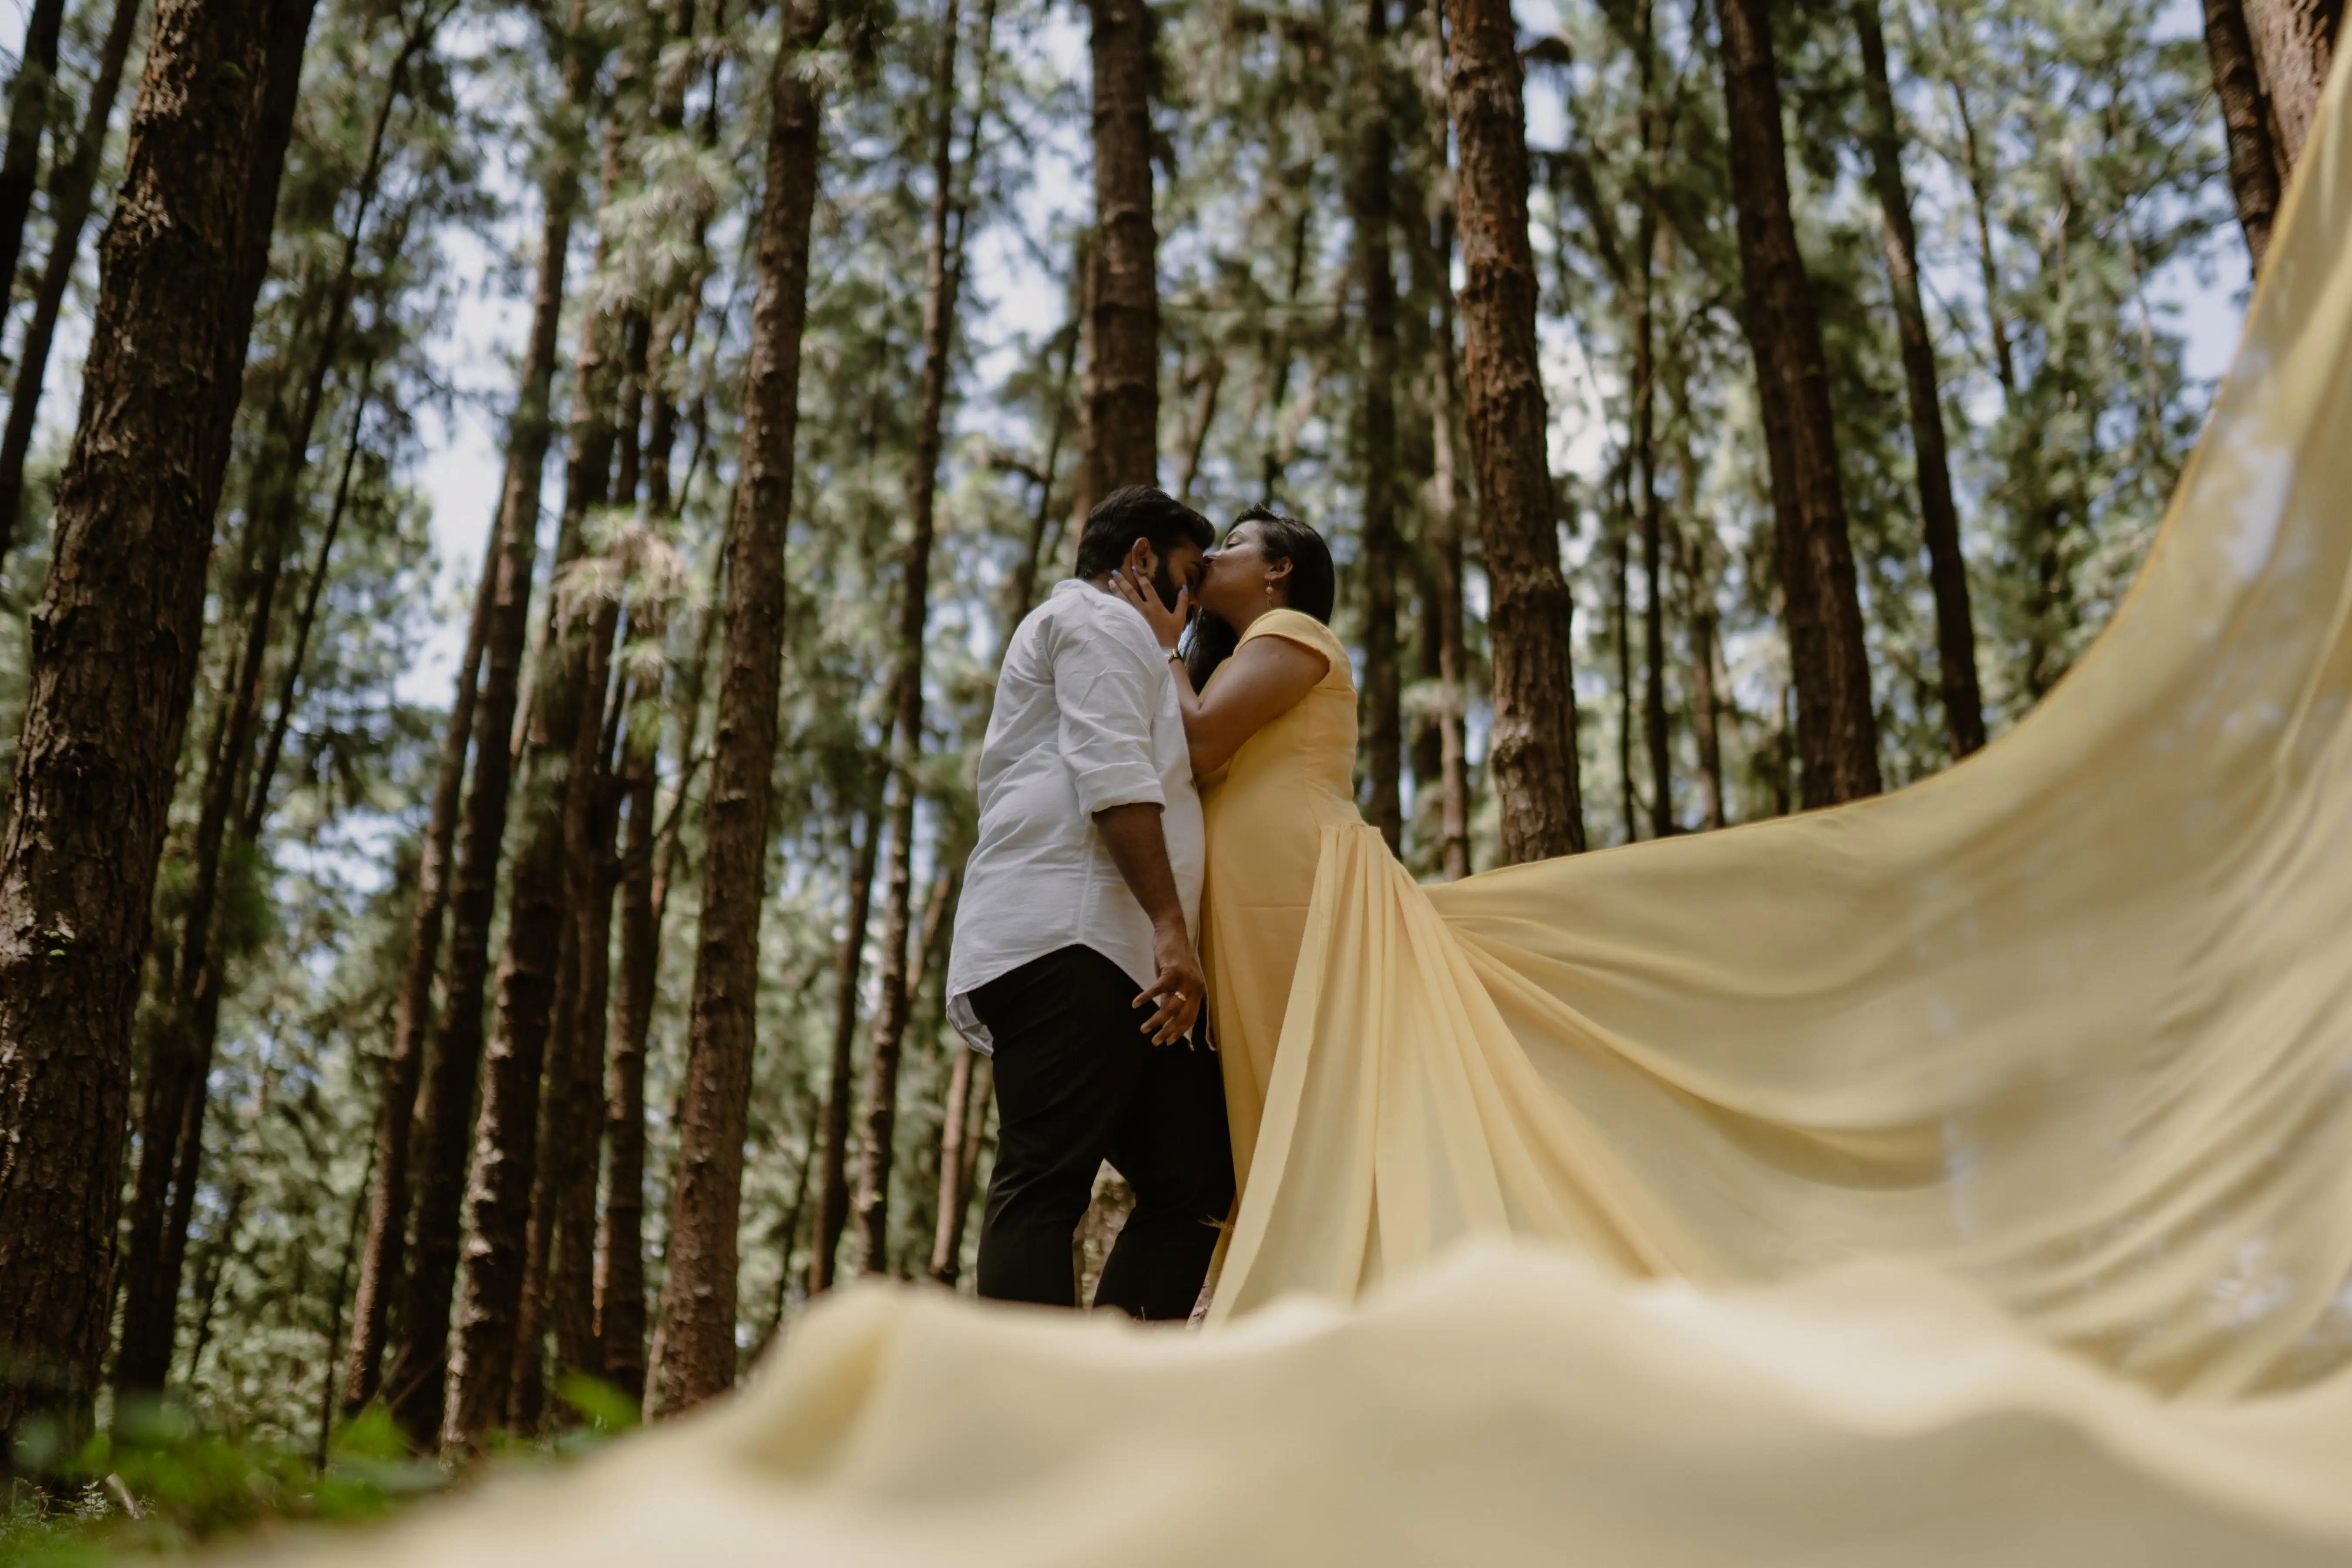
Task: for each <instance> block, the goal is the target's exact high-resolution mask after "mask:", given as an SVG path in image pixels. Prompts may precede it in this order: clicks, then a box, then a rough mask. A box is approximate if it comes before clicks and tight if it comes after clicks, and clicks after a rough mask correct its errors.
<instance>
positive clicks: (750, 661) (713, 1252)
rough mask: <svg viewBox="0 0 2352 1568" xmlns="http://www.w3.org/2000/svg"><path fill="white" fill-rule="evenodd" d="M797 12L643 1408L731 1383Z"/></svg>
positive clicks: (787, 26) (772, 630)
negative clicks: (663, 1265)
mask: <svg viewBox="0 0 2352 1568" xmlns="http://www.w3.org/2000/svg"><path fill="white" fill-rule="evenodd" d="M816 33H817V26H816V25H814V23H813V19H812V18H811V17H810V16H809V13H808V12H807V11H805V10H803V9H799V8H795V9H793V10H791V11H788V12H787V13H786V17H785V22H784V37H783V40H782V45H781V47H780V49H779V52H778V55H777V59H776V68H775V74H774V78H773V85H772V103H773V116H774V118H773V121H772V124H771V126H770V129H769V134H768V166H767V176H768V178H767V194H766V195H765V197H764V198H763V199H762V201H761V208H760V222H759V227H758V230H757V231H756V232H757V234H758V237H759V262H758V273H759V287H758V291H757V293H756V294H755V295H754V297H753V300H752V305H751V327H752V330H751V351H750V355H749V361H748V363H747V364H746V365H745V367H744V386H743V432H742V457H741V459H740V468H739V470H738V479H737V487H736V495H735V508H734V511H733V513H732V514H731V515H730V518H729V519H728V525H727V532H728V555H729V557H730V560H731V562H732V563H733V564H732V565H731V567H730V570H729V573H728V579H727V640H726V646H725V649H724V652H723V654H722V662H723V670H722V674H721V676H720V679H719V731H718V736H717V739H716V742H715V747H714V755H713V756H712V759H711V782H710V795H709V805H708V807H707V808H706V813H705V816H706V826H705V828H704V839H705V846H706V847H705V849H704V858H703V873H702V922H701V931H700V936H699V942H698V948H697V951H696V953H695V963H694V994H693V1002H692V1006H691V1014H690V1023H689V1030H690V1033H689V1037H688V1041H689V1043H688V1057H687V1067H686V1082H685V1084H684V1087H683V1093H682V1095H681V1101H680V1108H679V1110H680V1113H679V1119H678V1153H677V1181H676V1184H675V1186H674V1188H673V1195H672V1199H671V1207H670V1229H669V1248H668V1254H667V1278H666V1279H664V1281H663V1285H662V1301H661V1326H660V1328H659V1329H658V1330H657V1331H656V1334H655V1337H654V1350H653V1366H652V1369H651V1372H650V1373H649V1375H648V1377H647V1385H648V1386H647V1388H646V1399H647V1401H648V1403H649V1404H650V1405H652V1406H653V1407H654V1408H655V1409H656V1410H657V1411H659V1412H662V1413H676V1412H677V1411H681V1410H685V1409H687V1408H689V1407H690V1406H693V1405H699V1404H700V1403H702V1401H704V1400H706V1399H709V1397H711V1396H712V1395H713V1394H720V1393H723V1392H724V1391H725V1390H726V1389H727V1388H728V1387H729V1386H730V1384H733V1382H734V1380H735V1309H736V1300H735V1287H736V1268H737V1262H738V1255H737V1250H736V1228H737V1224H738V1221H739V1220H740V1215H741V1211H742V1201H743V1129H744V1121H745V1118H746V1116H747V1115H748V1110H749V1108H748V1105H747V1103H746V1102H747V1101H748V1100H749V1099H750V1096H751V1047H752V1024H753V1005H754V1003H755V1000H756V998H757V995H758V992H759V982H760V973H759V957H760V944H759V938H760V912H761V903H762V900H763V889H764V885H765V881H766V876H765V873H766V862H767V851H768V817H769V805H770V795H771V790H770V779H771V776H772V773H773V771H774V767H775V753H776V698H777V694H778V692H779V690H780V689H781V688H782V679H783V656H784V644H783V637H784V624H783V623H784V525H785V521H786V519H787V518H788V517H789V515H790V513H791V510H792V495H793V432H794V429H795V427H796V426H797V424H798V421H799V415H800V368H801V332H802V328H803V325H804V323H805V321H806V319H807V310H808V258H809V223H810V218H811V216H812V214H813V212H814V208H815V205H816V173H817V136H818V131H819V128H820V119H821V116H820V113H819V105H818V95H817V83H816V80H815V79H814V76H813V75H812V74H811V73H810V70H809V66H810V60H809V54H810V52H811V50H812V48H813V47H814V44H815V43H816V41H817V37H816Z"/></svg>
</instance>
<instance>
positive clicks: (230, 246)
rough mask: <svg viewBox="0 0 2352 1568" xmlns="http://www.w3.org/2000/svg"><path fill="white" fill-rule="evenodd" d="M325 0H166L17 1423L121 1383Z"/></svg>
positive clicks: (44, 1025) (12, 855) (0, 1338)
mask: <svg viewBox="0 0 2352 1568" xmlns="http://www.w3.org/2000/svg"><path fill="white" fill-rule="evenodd" d="M310 9H311V7H310V0H162V3H161V4H160V5H158V7H157V11H156V16H155V24H154V27H153V30H152V40H151V42H150V44H149V46H148V58H147V68H146V75H145V79H144V80H143V81H142V84H141V88H140V93H139V99H138V102H137V104H136V106H135V107H134V109H133V110H132V116H131V142H130V151H129V153H128V157H127V160H126V163H125V167H124V172H123V180H122V186H121V199H120V202H119V205H118V206H117V208H116V216H115V218H114V220H113V221H112V222H111V223H110V224H109V225H108V226H107V232H106V236H105V237H104V239H103V241H102V242H101V246H100V258H101V268H100V286H99V297H98V302H97V308H96V312H95V319H94V321H93V324H92V336H91V347H90V353H89V363H88V364H87V366H86V368H85V370H84V372H83V378H82V404H81V406H82V416H81V420H80V425H79V428H78V429H77V431H76V432H75V437H74V445H73V450H72V453H71V455H70V456H69V457H68V459H67V463H66V469H65V472H64V474H63V476H62V477H61V479H59V481H58V507H57V526H56V540H55V544H54V555H53V559H52V564H51V567H50V571H49V579H48V584H47V588H46V590H45V591H44V593H43V595H42V599H41V605H40V608H39V609H38V610H37V612H36V614H35V619H34V633H33V639H32V658H31V671H30V695H29V698H28V700H27V701H26V711H25V721H24V727H23V731H22V734H21V737H20V741H19V748H20V749H19V753H18V754H19V758H20V760H19V762H18V764H17V771H16V780H15V783H14V784H13V785H12V786H11V791H10V801H9V813H8V819H7V826H6V829H5V835H0V1041H5V1048H0V1125H5V1127H7V1128H8V1129H9V1130H10V1137H9V1138H8V1140H7V1142H6V1148H5V1153H0V1278H5V1279H7V1281H8V1289H6V1291H5V1292H0V1432H13V1431H14V1430H15V1429H16V1426H17V1424H18V1423H19V1422H20V1421H21V1420H22V1419H23V1418H24V1417H25V1416H26V1415H27V1414H29V1413H31V1412H32V1411H34V1410H36V1409H37V1408H40V1407H43V1406H45V1405H64V1406H66V1407H67V1408H68V1411H69V1412H72V1411H75V1410H77V1409H78V1408H79V1406H80V1405H81V1402H82V1401H84V1400H86V1399H87V1397H88V1396H89V1393H90V1392H91V1390H92V1389H93V1388H94V1387H95V1385H96V1384H97V1379H98V1363H99V1357H100V1352H101V1351H102V1349H103V1345H104V1342H105V1334H106V1329H107V1323H108V1319H109V1317H110V1313H109V1311H108V1298H109V1286H110V1267H109V1265H110V1255H111V1252H112V1247H113V1231H114V1221H115V1213H116V1208H117V1205H118V1202H119V1197H120V1193H119V1189H118V1186H117V1183H116V1173H117V1172H118V1170H119V1169H120V1168H121V1148H122V1127H123V1120H124V1110H125V1109H126V1100H127V1098H128V1091H129V1085H130V1047H131V1016H132V1012H133V1009H134V1007H135V1006H136V1004H137V1000H138V990H139V971H140V963H141V959H142V954H143V953H144V952H145V949H146V945H147V937H148V930H149V923H150V919H151V915H150V900H151V899H152V895H153V891H154V883H155V869H156V864H157V860H158V858H159V857H160V855H161V853H162V850H163V829H164V822H165V816H166V814H167V812H168V810H169V808H170V805H171V796H172V788H173V774H174V763H175V760H176V758H177V756H178V753H179V748H180V740H181V735H182V731H183V730H184V725H185V722H186V719H187V710H188V703H189V700H190V696H191V689H192V685H193V682H194V677H195V666H196V655H197V646H198V642H199V640H200V638H201V636H202V631H203V624H204V622H203V616H204V597H205V563H206V560H207V558H208V556H209V554H210V552H211V547H212V523H213V514H214V510H215V507H216V506H217V505H218V504H219V500H220V491H221V483H222V479H223V476H224V474H225V471H226V466H227V462H228V453H229V437H230V429H231V425H232V421H233V419H234V417H235V416H236V404H237V396H238V392H239V389H240V384H241V379H242V376H243V373H244V367H245V357H246V344H247V332H248V331H249V329H250V327H251V324H252V320H253V305H254V300H255V296H256V295H257V292H258V291H259V289H260V287H261V280H262V276H263V273H264V270H265V268H266V267H267V265H268V251H269V233H270V229H271V226H272V224H273V220H274V217H275V214H276V208H277V200H278V195H277V193H278V175H279V174H280V172H281V171H282V170H283V169H284V167H285V158H286V144H287V141H288V138H289V135H290V133H291V132H292V129H293V110H294V100H295V95H296V89H297V88H298V87H299V82H300V79H301V60H302V46H303V43H304V41H305V39H306V38H307V37H308V35H309V31H310ZM225 81H226V82H233V83H236V84H237V86H236V89H234V90H224V89H222V88H221V87H220V86H219V85H218V84H220V83H222V82H225ZM159 219H160V221H159Z"/></svg>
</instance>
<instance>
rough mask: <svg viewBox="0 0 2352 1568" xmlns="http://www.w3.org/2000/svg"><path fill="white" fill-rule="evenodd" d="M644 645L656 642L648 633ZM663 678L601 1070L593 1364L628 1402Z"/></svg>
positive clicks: (636, 720) (655, 683) (628, 788)
mask: <svg viewBox="0 0 2352 1568" xmlns="http://www.w3.org/2000/svg"><path fill="white" fill-rule="evenodd" d="M657 635H658V633H657V631H656V630H655V629H653V628H647V630H646V636H648V637H655V636H657ZM661 696H662V693H661V678H660V676H659V675H658V674H657V673H656V674H653V675H648V676H646V677H645V678H643V679H642V681H641V683H640V685H639V686H638V687H637V689H636V691H635V700H633V701H632V702H631V704H630V707H629V712H628V720H627V732H626V739H625V742H624V743H623V750H622V753H621V758H622V760H621V776H620V779H619V781H618V784H619V787H620V791H621V795H622V797H623V799H624V801H625V803H626V805H627V807H628V814H629V820H628V837H627V840H626V842H625V846H624V847H623V849H622V851H621V865H620V874H621V972H620V976H619V979H620V987H619V992H620V994H619V997H618V1000H617V1003H616V1011H617V1012H618V1015H619V1016H618V1018H617V1020H616V1021H617V1023H618V1026H619V1031H618V1033H616V1034H615V1035H614V1037H613V1043H612V1050H611V1055H610V1057H609V1058H608V1062H607V1066H606V1070H605V1083H604V1096H605V1099H604V1137H605V1147H606V1159H607V1160H608V1161H609V1162H610V1165H609V1169H608V1171H607V1174H606V1180H605V1196H604V1221H603V1231H602V1234H601V1236H600V1237H598V1243H597V1248H596V1258H597V1274H596V1356H597V1360H598V1362H599V1363H600V1364H601V1366H602V1369H603V1370H602V1375H603V1376H604V1379H605V1381H606V1382H608V1383H610V1384H613V1385H614V1387H615V1388H617V1389H619V1390H620V1391H621V1392H622V1393H623V1394H627V1395H628V1396H629V1397H630V1399H632V1400H634V1401H635V1402H637V1403H639V1404H642V1403H643V1402H644V1399H645V1393H646V1256H645V1246H646V1244H645V1209H646V1043H647V1041H648V1039H649V1038H650V1037H651V1036H652V1033H653V1013H654V997H655V990H656V985H657V984H658V982H659V980H660V973H661V910H660V908H659V906H658V905H657V904H656V901H655V892H654V807H655V784H656V763H657V752H658V750H659V736H660V728H659V726H660V720H659V717H658V715H659V712H660V705H661Z"/></svg>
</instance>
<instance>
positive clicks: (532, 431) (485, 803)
mask: <svg viewBox="0 0 2352 1568" xmlns="http://www.w3.org/2000/svg"><path fill="white" fill-rule="evenodd" d="M574 15H575V17H576V16H578V12H577V10H576V9H575V12H574ZM585 74H586V72H585V68H584V65H583V62H582V61H581V60H580V59H579V57H578V54H577V52H576V51H574V52H573V55H572V59H571V60H569V61H568V62H567V64H566V68H565V76H566V80H567V84H568V91H567V96H571V95H576V94H577V93H578V92H579V91H580V90H581V88H580V85H579V84H580V82H581V80H582V79H583V78H584V76H585ZM544 203H545V209H544V213H543V216H542V218H541V229H540V255H539V270H538V278H537V280H536V283H535V284H534V287H533V289H532V300H531V327H530V340H529V342H528V343H527V344H526V346H525V349H524V353H523V362H522V369H521V373H520V377H519V387H518V391H517V394H516V399H515V413H514V418H513V420H512V422H511V423H510V425H509V430H508V438H507V464H506V479H505V485H504V489H503V490H502V492H501V495H500V499H499V517H498V526H497V530H496V534H495V540H496V542H495V549H494V553H493V559H494V561H495V562H496V567H495V570H496V573H497V577H498V586H497V590H496V593H495V595H494V596H493V598H492V600H491V604H490V612H489V619H488V628H487V633H486V636H485V637H484V639H483V649H482V676H481V695H480V699H479V706H478V710H477V711H476V715H475V721H474V736H473V752H474V782H473V786H472V788H471V790H470V791H469V792H468V793H467V798H466V815H465V821H464V825H463V826H462V828H461V830H460V837H459V854H458V860H457V878H456V880H455V882H454V883H453V884H452V887H451V889H450V897H449V911H450V915H449V972H448V976H447V979H446V982H445V984H444V986H443V1012H442V1021H441V1031H440V1040H439V1043H438V1048H437V1049H436V1051H435V1052H434V1054H433V1059H432V1062H431V1064H430V1065H429V1067H428V1068H427V1071H426V1075H425V1091H424V1097H423V1100H422V1102H421V1103H422V1110H423V1114H424V1118H425V1125H424V1129H423V1132H422V1136H421V1139H420V1144H421V1149H422V1153H423V1158H422V1161H421V1167H420V1169H419V1171H418V1173H417V1185H416V1205H415V1258H414V1260H413V1262H412V1265H411V1268H410V1270H409V1275H408V1279H407V1282H406V1288H405V1289H404V1294H403V1306H402V1310H401V1313H400V1323H401V1340H400V1343H399V1345H398V1347H397V1349H396V1351H395V1352H394V1359H393V1365H392V1370H391V1372H390V1373H387V1374H386V1376H385V1379H384V1386H385V1394H386V1401H387V1403H388V1404H389V1405H390V1406H391V1409H392V1413H393V1416H394V1420H395V1421H397V1422H398V1423H399V1425H400V1426H401V1427H402V1428H403V1430H404V1431H405V1432H407V1433H408V1435H409V1436H410V1438H411V1439H412V1440H413V1441H415V1442H417V1443H419V1444H422V1445H425V1446H427V1447H430V1446H433V1445H436V1444H437V1443H438V1442H439V1440H440V1433H441V1427H442V1417H443V1415H444V1412H445V1404H446V1399H445V1390H446V1379H445V1376H444V1373H445V1371H446V1366H447V1362H448V1352H449V1309H450V1298H451V1293H452V1291H453V1290H454V1289H455V1288H456V1285H457V1249H458V1243H459V1239H460V1231H459V1225H460V1218H461V1206H462V1205H463V1203H464V1199H465V1189H466V1163H467V1152H468V1150H469V1148H470V1146H471V1133H472V1130H473V1124H474V1119H473V1109H474V1089H475V1080H476V1079H477V1078H478V1076H479V1075H480V1070H481V1062H482V1045H483V1017H482V1007H483V999H484V995H485V993H486V991H487V989H488V979H489V942H490V925H491V920H492V917H493V916H494V914H495V913H496V910H497V904H498V875H499V860H500V857H501V853H502V849H503V846H504V843H505V838H506V824H507V806H508V803H509V795H510V794H511V791H512V786H513V781H514V771H513V770H514V753H513V750H512V736H513V732H514V723H515V709H516V706H517V704H518V702H519V700H520V690H521V685H522V667H523V658H524V645H525V644H526V643H527V642H528V640H529V637H530V585H531V573H532V569H533V562H534V559H535V557H536V555H537V553H538V536H539V494H540V473H541V469H542V468H545V467H546V462H547V448H548V443H549V441H550V439H551V434H552V423H551V419H550V416H549V397H550V390H551V384H552V382H553V380H554V374H555V348H556V331H557V327H558V324H559V322H560V321H561V320H562V313H563V270H564V257H565V254H566V252H567V251H569V249H570V248H571V243H572V221H573V218H574V216H575V215H576V213H577V210H578V207H579V188H578V181H577V177H576V175H575V174H573V173H572V169H571V167H570V165H569V164H568V163H562V162H559V163H558V165H557V167H556V168H555V169H553V170H551V172H550V174H549V175H548V178H547V183H546V187H545V195H544ZM491 569H492V568H491V567H490V566H489V565H488V564H486V565H485V567H484V570H485V571H486V572H488V571H490V570H491Z"/></svg>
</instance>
